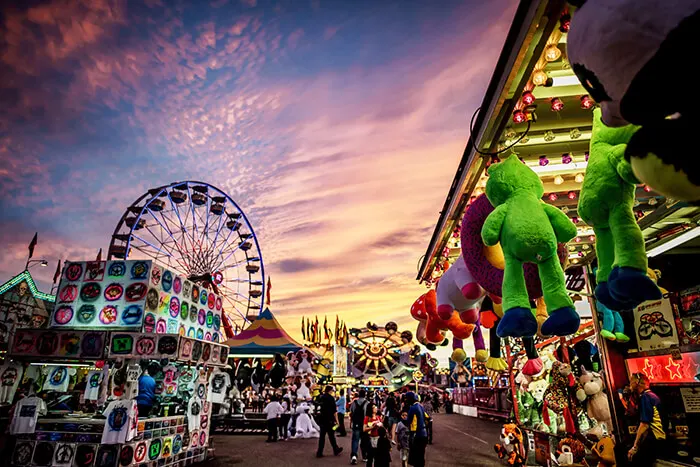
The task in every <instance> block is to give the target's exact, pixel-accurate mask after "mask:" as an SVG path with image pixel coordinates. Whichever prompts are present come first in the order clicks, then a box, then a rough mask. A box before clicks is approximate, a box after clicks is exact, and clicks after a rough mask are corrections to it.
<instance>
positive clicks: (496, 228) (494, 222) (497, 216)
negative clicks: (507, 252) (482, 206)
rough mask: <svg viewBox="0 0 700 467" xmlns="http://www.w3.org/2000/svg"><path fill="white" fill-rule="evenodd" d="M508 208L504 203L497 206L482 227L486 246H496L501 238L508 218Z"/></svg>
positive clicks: (482, 237) (482, 235)
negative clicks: (504, 222) (504, 223)
mask: <svg viewBox="0 0 700 467" xmlns="http://www.w3.org/2000/svg"><path fill="white" fill-rule="evenodd" d="M506 212H507V208H506V206H505V205H504V204H501V205H500V206H497V207H496V209H494V210H493V212H492V213H491V214H489V216H488V217H487V218H486V221H485V222H484V226H483V227H482V228H481V239H482V240H483V241H484V244H485V245H486V246H494V245H495V244H496V243H498V242H499V240H500V238H501V227H503V221H505V219H506Z"/></svg>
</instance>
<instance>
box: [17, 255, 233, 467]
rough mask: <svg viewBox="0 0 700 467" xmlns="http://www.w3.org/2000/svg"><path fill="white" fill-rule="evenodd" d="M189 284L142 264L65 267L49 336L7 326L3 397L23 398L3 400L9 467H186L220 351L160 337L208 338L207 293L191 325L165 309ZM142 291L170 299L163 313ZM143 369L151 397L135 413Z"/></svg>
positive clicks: (199, 455) (203, 448)
mask: <svg viewBox="0 0 700 467" xmlns="http://www.w3.org/2000/svg"><path fill="white" fill-rule="evenodd" d="M168 277H170V279H168ZM163 279H165V281H166V283H165V284H163V283H162V280H163ZM188 282H189V281H187V280H184V279H183V278H181V277H180V276H177V275H174V274H172V273H171V272H170V271H168V270H167V269H161V268H160V266H159V265H157V264H154V263H153V262H151V261H133V260H131V261H121V260H116V261H106V262H105V261H95V262H71V263H67V264H66V265H65V266H64V269H63V272H62V279H61V283H60V285H59V288H58V294H57V304H56V307H55V309H54V312H53V314H52V315H51V318H50V321H49V328H48V329H18V330H17V331H16V332H15V335H14V338H13V340H12V344H11V347H10V349H9V354H8V355H9V359H8V361H6V363H5V368H4V371H7V370H8V369H14V371H15V374H16V376H17V378H16V381H17V384H15V385H14V386H13V388H12V389H15V388H18V387H19V390H18V392H21V393H22V395H24V396H25V397H24V398H20V397H15V398H14V399H15V406H14V411H13V418H12V420H11V422H10V433H11V434H12V436H13V441H14V446H13V449H12V451H11V456H10V462H11V464H12V465H36V466H47V465H52V466H63V465H71V466H72V465H76V466H77V465H80V466H98V465H105V466H115V465H142V464H144V463H151V462H156V463H158V464H159V465H188V464H193V463H195V462H200V461H204V460H205V459H206V458H207V454H208V450H209V447H210V440H209V426H210V423H209V421H210V416H211V410H212V403H215V402H221V399H222V398H223V396H224V391H223V390H222V385H221V384H219V383H220V381H221V380H222V378H221V374H222V373H221V372H220V370H219V369H220V368H221V367H224V366H225V365H226V364H227V360H228V348H227V347H226V346H224V345H222V344H219V343H217V342H212V341H210V340H204V339H197V338H196V337H187V336H185V335H179V334H178V333H177V332H176V333H168V332H167V331H168V329H175V330H176V331H178V330H180V329H181V327H180V326H183V327H185V329H187V327H192V328H193V331H192V333H193V334H194V335H196V334H197V332H198V330H199V329H202V335H204V336H207V331H205V329H208V326H207V315H208V313H209V312H211V316H212V318H211V319H210V320H209V321H210V322H211V328H212V330H213V328H214V322H215V321H216V320H215V319H214V316H219V318H220V315H219V314H220V312H218V313H217V309H216V298H217V297H216V296H215V295H214V296H213V301H212V306H211V308H209V307H208V300H209V299H208V297H207V300H206V301H205V303H204V304H203V306H204V313H203V314H200V313H196V314H195V317H196V318H197V320H195V321H194V322H192V321H190V314H189V310H190V308H189V307H187V312H185V313H184V314H183V312H182V307H181V306H178V307H177V312H176V310H175V306H174V305H173V304H174V303H178V305H181V304H182V303H187V302H188V301H191V302H194V299H193V296H192V293H193V290H195V287H196V286H195V285H193V284H191V283H188ZM168 283H169V284H168ZM163 289H165V290H163ZM152 291H156V292H158V296H160V295H161V293H162V292H168V291H170V293H169V294H168V295H169V297H168V300H164V301H165V303H166V304H167V305H166V304H163V305H161V303H160V300H151V301H149V297H151V296H153V295H154V294H153V293H152ZM197 292H198V293H199V294H201V293H203V292H204V293H206V291H205V290H199V289H198V288H197ZM200 296H201V295H198V297H197V298H198V299H199V297H200ZM173 299H175V301H174V300H173ZM149 316H150V318H149ZM200 316H202V317H203V319H202V324H200V323H199V321H198V319H199V317H200ZM169 320H176V321H177V324H173V325H170V326H169V324H168V321H169ZM159 323H162V324H159ZM186 333H187V331H185V332H184V333H183V334H186ZM212 335H213V332H212V331H209V334H208V336H212ZM210 338H211V337H210ZM145 371H148V372H149V374H150V376H151V377H153V379H154V380H155V401H154V402H153V405H152V406H146V407H144V408H143V409H142V408H141V407H139V408H138V409H137V404H136V400H135V399H136V397H137V396H138V380H139V377H140V376H141V375H142V372H145ZM20 381H21V383H20ZM223 389H225V388H223ZM37 395H38V396H39V397H37ZM139 412H141V413H139Z"/></svg>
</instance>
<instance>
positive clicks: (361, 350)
mask: <svg viewBox="0 0 700 467" xmlns="http://www.w3.org/2000/svg"><path fill="white" fill-rule="evenodd" d="M402 336H403V337H402ZM406 337H408V334H405V333H402V332H398V331H393V330H392V329H391V327H389V329H387V327H386V326H384V327H380V326H377V325H374V324H371V323H368V326H367V327H364V328H362V329H351V330H350V338H349V340H348V345H349V346H350V348H351V349H352V350H353V353H354V362H353V366H354V368H355V369H356V370H358V371H359V372H361V373H364V374H369V373H374V374H375V375H376V376H380V375H385V374H389V375H390V378H394V377H397V376H401V374H402V373H403V372H404V371H405V370H406V366H405V365H404V364H402V360H404V358H402V356H404V357H408V354H409V353H410V352H411V350H412V349H413V343H412V342H411V341H407V339H406Z"/></svg>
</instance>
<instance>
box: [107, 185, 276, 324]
mask: <svg viewBox="0 0 700 467" xmlns="http://www.w3.org/2000/svg"><path fill="white" fill-rule="evenodd" d="M107 259H153V260H155V261H156V262H158V263H161V264H162V265H164V266H166V267H168V268H170V269H172V270H173V271H176V272H177V273H179V274H182V275H184V276H186V277H187V278H188V279H189V280H191V281H193V282H195V283H197V284H199V285H201V286H204V287H206V288H209V289H211V290H213V291H214V292H215V293H216V294H218V295H221V296H222V297H223V298H224V316H225V318H226V319H225V320H224V321H225V323H224V324H225V326H224V328H225V329H226V331H227V334H229V335H233V334H235V333H237V332H239V331H240V330H242V329H243V328H245V327H246V325H247V324H248V323H249V322H250V318H252V317H255V316H257V315H258V314H259V313H260V311H261V308H262V297H263V296H264V294H265V269H264V266H263V261H262V253H261V251H260V246H259V244H258V240H257V237H256V236H255V233H254V232H253V227H252V225H251V224H250V222H249V221H248V219H247V217H246V216H245V213H244V212H243V210H242V209H241V208H240V207H239V206H238V204H236V202H235V201H234V200H233V199H232V198H231V197H230V196H229V195H227V194H226V193H225V192H223V191H221V190H220V189H218V188H216V187H215V186H213V185H209V184H207V183H202V182H196V181H184V182H177V183H171V184H169V185H163V186H160V187H157V188H152V189H150V190H148V191H147V192H146V193H144V194H143V195H141V196H140V197H139V198H138V199H137V200H136V201H135V202H134V203H132V205H131V206H129V207H128V208H127V209H126V211H125V212H124V214H123V215H122V217H121V219H120V220H119V223H118V224H117V227H116V228H115V230H114V234H113V235H112V240H111V242H110V246H109V250H108V258H107Z"/></svg>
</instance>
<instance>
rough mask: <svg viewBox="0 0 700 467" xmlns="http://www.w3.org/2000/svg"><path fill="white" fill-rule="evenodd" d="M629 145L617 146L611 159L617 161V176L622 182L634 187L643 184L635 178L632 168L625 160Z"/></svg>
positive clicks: (612, 152)
mask: <svg viewBox="0 0 700 467" xmlns="http://www.w3.org/2000/svg"><path fill="white" fill-rule="evenodd" d="M626 146H627V145H624V144H620V145H618V146H615V147H614V148H613V150H612V151H611V155H610V157H611V158H612V160H617V174H618V175H619V176H620V178H621V179H622V180H624V181H625V182H627V183H630V184H632V185H639V184H640V183H641V182H640V181H639V180H638V179H637V177H635V175H634V172H632V166H631V165H630V163H629V162H627V160H625V158H624V154H625V148H626Z"/></svg>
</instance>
